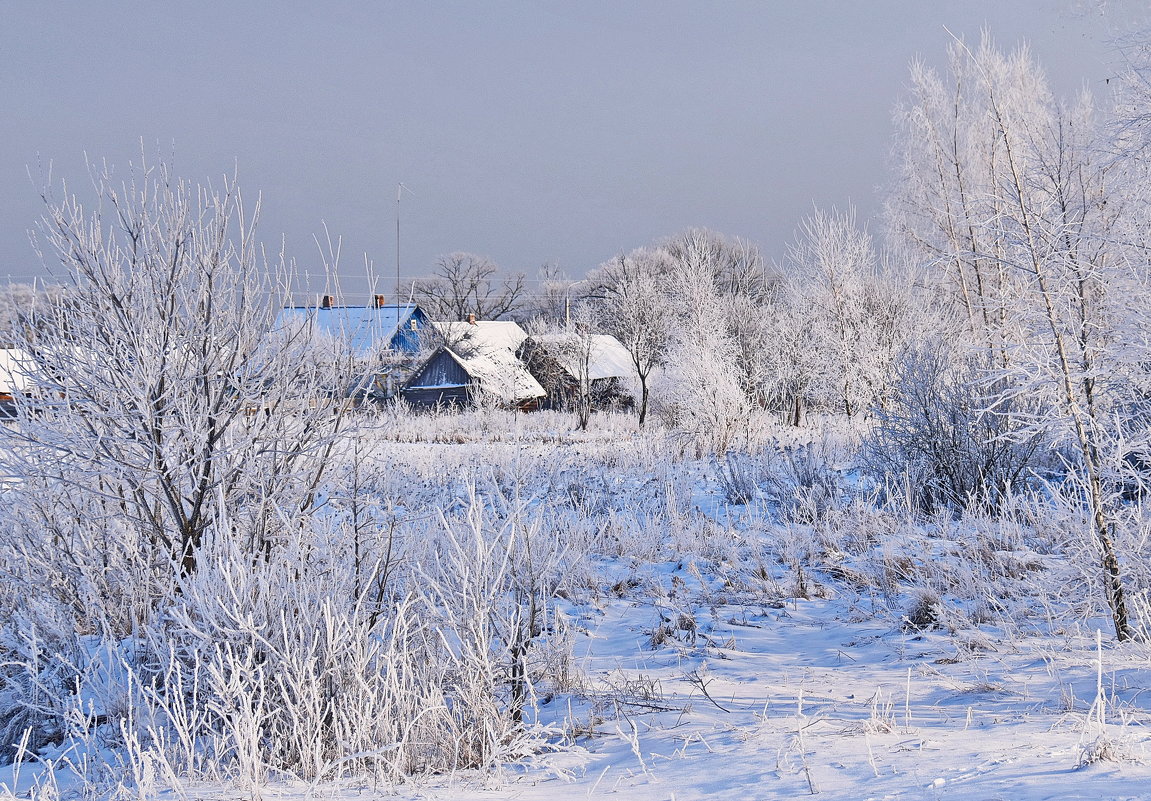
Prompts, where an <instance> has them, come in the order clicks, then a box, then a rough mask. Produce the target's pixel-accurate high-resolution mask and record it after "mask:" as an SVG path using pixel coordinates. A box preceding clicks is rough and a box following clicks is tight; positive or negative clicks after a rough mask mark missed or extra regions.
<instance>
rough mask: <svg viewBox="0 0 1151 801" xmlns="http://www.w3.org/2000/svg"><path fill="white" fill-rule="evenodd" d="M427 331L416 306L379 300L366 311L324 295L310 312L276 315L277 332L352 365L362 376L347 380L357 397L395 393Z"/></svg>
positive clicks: (295, 308) (293, 309)
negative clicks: (299, 337) (300, 336)
mask: <svg viewBox="0 0 1151 801" xmlns="http://www.w3.org/2000/svg"><path fill="white" fill-rule="evenodd" d="M430 325H431V323H430V322H429V321H428V317H427V315H426V314H424V311H423V309H421V308H420V307H419V306H417V305H415V304H414V303H406V304H389V303H385V302H384V296H383V295H376V296H375V297H374V298H373V300H372V303H370V304H368V305H366V306H355V305H342V304H337V303H336V299H335V298H334V297H332V296H331V295H324V296H323V297H322V298H321V299H320V302H319V304H317V305H314V306H292V307H288V308H285V309H281V310H280V313H279V315H278V317H277V320H276V327H277V328H278V329H280V330H283V331H299V332H303V333H304V335H306V336H307V337H308V338H309V339H310V340H311V341H312V342H314V343H315V344H316V347H317V348H318V349H321V350H324V351H327V352H331V353H339V354H343V355H345V356H350V357H351V358H352V359H353V360H354V361H355V362H357V363H358V364H359V367H360V368H361V369H362V371H363V374H362V375H361V376H354V377H352V378H353V381H352V384H353V386H352V389H351V390H349V391H350V393H351V394H354V395H356V396H360V397H389V396H391V395H392V394H393V392H394V391H395V390H396V389H398V387H399V383H401V382H400V381H399V376H400V375H401V374H404V375H406V370H405V368H406V367H407V366H408V363H410V361H411V358H412V357H413V356H415V355H416V354H417V353H419V350H420V345H421V341H422V340H421V337H422V336H423V335H424V332H425V329H428V328H429V327H430Z"/></svg>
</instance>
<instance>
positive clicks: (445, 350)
mask: <svg viewBox="0 0 1151 801" xmlns="http://www.w3.org/2000/svg"><path fill="white" fill-rule="evenodd" d="M432 328H433V329H434V330H435V332H436V334H437V335H438V336H439V338H440V340H441V342H442V343H443V344H442V345H441V346H440V347H439V348H437V349H436V350H435V352H434V353H432V354H431V356H430V357H429V358H428V359H427V361H425V362H424V364H423V366H421V367H420V368H418V369H417V370H416V371H415V372H414V373H413V374H412V376H411V378H409V379H408V381H407V383H406V384H405V385H404V387H403V390H402V393H401V394H402V397H403V398H404V399H405V400H407V401H409V402H411V403H412V404H414V405H416V406H423V407H433V406H457V407H461V406H468V405H470V404H472V403H475V402H477V401H478V400H481V399H484V398H489V399H492V400H494V401H495V402H496V403H499V404H501V405H504V406H513V407H518V408H521V409H528V408H535V407H536V406H537V405H538V404H539V402H540V401H541V400H542V399H543V398H544V397H546V395H547V393H546V392H545V391H544V388H543V387H542V386H540V383H539V382H538V381H537V380H536V379H535V378H534V377H533V376H532V374H531V373H530V372H529V371H528V369H527V367H526V366H525V365H524V363H523V362H522V361H520V359H519V357H517V356H516V351H517V350H518V349H519V347H520V346H521V345H522V344H523V343H524V340H525V339H527V334H526V333H525V332H524V330H523V329H522V328H520V326H519V325H518V324H517V323H514V322H510V321H503V320H500V321H488V320H485V321H477V320H476V319H475V317H474V315H472V316H470V317H469V319H468V320H467V321H464V322H435V323H432Z"/></svg>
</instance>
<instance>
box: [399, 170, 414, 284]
mask: <svg viewBox="0 0 1151 801" xmlns="http://www.w3.org/2000/svg"><path fill="white" fill-rule="evenodd" d="M404 192H407V193H408V194H409V195H412V196H415V193H414V192H412V190H410V189H408V188H407V187H406V186H404V184H403V182H402V181H401V182H400V183H398V184H396V295H395V297H396V301H395V302H396V305H397V306H398V305H399V304H400V198H401V197H403V194H404Z"/></svg>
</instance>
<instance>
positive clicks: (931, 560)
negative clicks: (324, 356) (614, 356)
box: [0, 423, 1151, 801]
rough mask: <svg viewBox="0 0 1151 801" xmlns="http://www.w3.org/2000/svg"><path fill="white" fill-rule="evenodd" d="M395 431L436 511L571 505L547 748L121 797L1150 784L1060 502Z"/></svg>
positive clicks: (882, 791) (1138, 718)
mask: <svg viewBox="0 0 1151 801" xmlns="http://www.w3.org/2000/svg"><path fill="white" fill-rule="evenodd" d="M416 425H422V424H420V423H417V424H416ZM396 439H397V440H405V439H406V441H400V442H396V441H391V442H385V443H383V444H379V445H377V446H376V450H375V458H378V459H379V460H381V463H383V464H386V465H387V466H388V470H389V475H392V476H393V477H394V480H396V481H398V482H400V483H401V484H402V486H403V488H404V492H405V497H406V499H407V504H408V509H407V511H408V513H410V514H412V515H415V514H417V513H418V512H421V510H423V511H422V513H423V514H425V516H426V513H427V510H428V509H429V508H430V505H431V504H432V503H433V501H435V502H437V503H438V504H440V506H439V508H450V506H451V505H450V504H449V503H447V500H450V498H449V496H451V494H452V493H457V494H458V493H460V492H462V491H463V488H465V487H467V486H474V483H473V482H474V481H475V480H476V479H477V477H482V476H483V475H486V476H487V481H488V485H489V486H490V487H493V488H495V487H505V488H506V487H507V486H509V485H514V486H515V487H519V488H520V489H521V490H523V491H524V492H525V494H528V495H531V497H530V498H529V501H530V503H532V504H533V505H534V506H535V507H536V508H540V509H547V510H549V512H551V513H555V515H556V516H555V517H552V518H548V519H549V520H553V521H562V520H564V519H566V518H565V515H569V516H570V519H571V520H572V521H573V522H572V524H571V526H572V527H571V528H570V529H569V530H568V531H567V534H563V533H562V532H561V533H560V534H559V535H558V536H559V537H560V538H563V537H567V536H570V537H572V538H575V539H578V538H579V537H582V538H583V539H582V540H581V542H580V544H578V545H572V548H573V549H574V550H575V551H578V553H569V554H568V555H567V556H566V557H565V558H566V559H567V562H566V563H565V564H566V567H565V570H567V573H566V575H565V576H564V577H563V581H562V582H561V583H560V585H559V587H560V589H559V591H558V593H557V598H556V600H555V607H554V615H553V617H552V621H553V622H552V624H551V626H550V629H549V632H548V636H547V637H545V638H543V639H542V640H541V643H540V644H539V645H538V646H537V647H538V648H539V649H541V650H543V649H547V653H546V654H543V653H541V654H540V655H539V656H538V657H537V660H538V661H539V662H541V663H542V662H545V661H549V660H550V662H549V664H548V665H547V667H546V669H540V670H539V671H538V673H539V677H538V680H537V684H536V686H535V694H536V719H535V720H534V721H533V722H534V723H537V724H539V725H541V726H543V727H546V729H547V730H548V731H549V732H550V734H549V735H548V736H547V737H546V742H547V746H546V747H543V748H540V749H539V751H538V753H534V754H530V755H527V756H525V758H524V759H522V760H520V761H518V762H511V763H505V764H503V765H501V766H499V767H497V768H496V769H494V770H488V771H483V772H479V771H463V772H459V773H455V774H452V775H441V776H435V775H433V776H422V777H418V778H413V779H412V780H410V781H409V782H406V783H404V784H401V785H399V786H380V785H376V784H373V783H365V782H363V781H360V780H356V779H344V780H341V781H332V780H330V779H326V780H323V781H320V782H317V783H312V784H307V783H301V782H298V781H292V780H290V779H284V778H276V777H272V778H271V780H270V781H269V782H268V783H267V784H266V785H264V786H262V787H260V788H257V789H254V790H253V789H252V788H245V787H243V786H241V785H236V784H220V783H211V784H207V783H197V782H186V783H179V784H172V783H165V782H163V781H160V780H156V779H155V777H152V779H150V780H149V781H150V782H151V783H148V782H145V783H144V784H140V783H138V782H136V783H135V789H134V790H132V792H136V793H138V795H139V796H141V797H152V796H158V797H168V798H179V799H185V798H188V799H191V798H212V799H215V798H219V799H225V798H227V799H231V798H250V797H262V798H265V799H272V798H282V799H341V801H342V799H349V800H350V799H372V798H381V799H382V798H398V799H413V801H414V799H445V800H446V799H491V800H492V801H496V800H497V799H498V800H500V801H503V800H505V799H506V800H507V801H511V800H512V799H520V800H522V801H545V800H547V801H551V800H552V799H588V798H601V797H615V798H623V799H640V800H643V801H646V800H647V799H651V800H652V801H655V800H656V799H660V800H661V801H664V800H668V799H675V800H676V801H688V800H689V799H708V798H723V799H728V798H730V799H742V798H749V799H753V798H754V799H766V798H794V797H803V796H807V795H812V794H817V795H819V796H820V797H822V798H828V799H852V800H853V801H854V800H855V799H930V800H931V801H934V800H935V799H1012V800H1015V799H1019V800H1022V801H1033V800H1038V799H1075V798H1083V799H1088V798H1090V799H1136V798H1151V745H1149V742H1151V692H1147V690H1148V689H1149V688H1151V647H1149V646H1148V645H1147V644H1146V642H1145V641H1137V642H1131V643H1124V644H1118V643H1116V642H1115V641H1114V638H1113V636H1111V635H1110V634H1109V621H1108V620H1107V619H1106V618H1105V617H1103V616H1101V615H1100V613H1099V608H1100V602H1099V599H1098V598H1096V597H1094V595H1093V593H1095V592H1097V588H1094V587H1092V585H1091V577H1092V576H1093V575H1094V573H1093V570H1094V568H1092V566H1091V565H1086V566H1085V565H1084V564H1082V561H1083V559H1084V556H1083V553H1082V550H1081V549H1078V548H1076V547H1074V546H1073V544H1071V543H1070V542H1069V541H1068V540H1067V539H1066V537H1065V536H1064V532H1062V531H1061V530H1060V526H1059V521H1058V520H1057V519H1054V518H1053V521H1054V522H1050V521H1049V525H1047V526H1046V527H1040V526H1036V525H1033V524H1030V523H1027V522H1026V521H1024V522H1022V523H1019V522H1011V521H1008V520H999V521H995V520H989V519H982V518H970V519H965V520H962V521H953V520H949V519H937V520H931V521H912V520H910V519H904V518H901V517H899V516H898V515H896V514H893V513H890V512H884V511H882V510H879V509H877V508H875V507H874V505H871V504H869V503H867V502H865V500H866V499H864V500H860V499H859V497H858V493H856V492H855V491H854V490H855V489H856V488H855V486H854V484H853V478H852V476H850V475H846V474H841V475H838V478H836V479H835V480H839V481H840V482H841V486H842V487H843V488H844V495H843V497H842V498H838V499H833V500H830V501H828V500H826V499H825V500H824V501H821V502H819V503H815V502H814V501H812V500H811V496H810V495H809V496H808V499H807V501H806V502H805V503H800V504H798V505H795V506H791V507H789V506H787V505H786V503H781V501H780V498H779V497H778V494H779V493H778V492H777V490H778V489H779V488H780V487H781V486H784V485H787V481H786V480H785V476H783V474H785V473H788V470H787V469H784V468H785V467H786V465H784V464H783V462H784V461H786V460H785V459H784V457H782V456H780V453H783V451H782V450H781V451H780V452H779V453H777V454H776V455H775V456H771V455H770V454H767V453H762V454H760V456H758V457H757V458H756V460H755V465H758V466H757V467H755V469H754V470H752V471H751V472H752V474H753V477H754V478H755V480H756V486H757V497H756V498H755V499H754V501H753V503H751V504H748V505H740V506H735V505H729V504H728V503H726V502H725V499H724V482H723V481H722V480H721V479H720V478H719V476H720V472H721V470H722V467H721V465H720V464H719V463H718V462H716V461H715V460H709V459H707V458H703V459H698V458H692V457H691V456H689V455H683V454H680V455H672V454H671V451H670V450H669V448H670V444H669V443H668V442H661V441H659V440H658V439H655V438H644V437H635V436H632V435H630V434H624V433H623V432H622V431H621V430H619V429H617V428H613V427H611V425H609V426H608V427H607V428H605V429H602V430H601V431H600V432H599V433H598V434H596V433H594V432H593V433H592V434H589V435H575V434H572V433H570V432H556V433H554V435H550V434H548V432H546V431H534V430H533V431H523V432H518V433H516V434H515V435H514V436H512V435H509V434H507V433H506V432H505V433H504V434H502V435H500V436H493V437H488V436H487V435H486V434H485V433H484V432H483V431H482V430H480V427H478V426H473V427H471V428H468V427H467V426H466V425H465V426H462V427H461V428H460V429H459V431H457V432H456V433H453V434H450V435H443V432H442V431H439V432H437V433H436V435H435V436H430V435H429V436H427V437H422V436H414V435H413V436H406V437H405V436H397V437H396ZM412 440H415V441H412ZM812 447H814V446H812ZM660 454H665V456H663V458H661V457H660ZM769 463H770V465H774V467H772V468H771V470H769V469H767V468H766V467H764V465H767V464H769ZM772 470H774V471H775V473H774V474H773V473H772ZM830 472H831V473H833V474H834V473H836V472H837V471H834V470H832V471H830ZM796 473H797V470H796V469H795V467H794V465H793V467H792V468H791V472H790V476H791V478H790V480H791V481H792V483H794V481H795V479H796ZM773 488H774V489H773ZM789 488H790V490H791V491H793V492H794V490H795V489H797V487H795V486H790V487H789ZM481 489H482V487H481ZM529 489H530V493H529V492H528V490H529ZM808 489H810V488H808ZM773 493H774V494H773ZM852 498H854V500H853V499H852ZM565 510H569V511H565ZM575 521H583V523H584V524H587V523H588V521H591V524H590V528H589V527H587V526H585V528H584V529H579V527H578V526H577V523H576V522H575ZM580 531H582V532H583V533H582V534H581V533H580ZM572 532H575V533H572ZM573 541H574V539H573ZM581 549H582V550H581ZM1097 631H1101V632H1102V634H1101V636H1100V635H1098V634H1097ZM66 748H67V746H61V748H60V749H59V750H57V751H53V752H46V753H45V754H44V756H45V757H47V758H52V757H57V758H59V757H60V756H62V755H63V754H64V753H65V751H66ZM78 754H79V752H78V751H73V752H72V754H71V756H72V758H73V760H74V761H75V760H76V759H77V757H78ZM58 764H61V765H63V764H64V761H63V760H61V761H60V762H59V763H58ZM131 768H132V765H129V764H125V771H126V772H127V771H129V770H130V769H131ZM136 769H142V768H141V767H140V766H139V765H137V766H136ZM22 770H23V774H22V776H21V777H20V780H19V782H16V781H15V777H14V775H13V771H14V769H13V768H5V769H4V770H3V772H0V782H3V783H5V784H6V785H8V786H13V785H18V786H17V787H16V789H17V791H18V793H19V794H26V793H28V792H29V790H30V788H31V787H32V786H33V785H34V784H36V783H39V786H40V787H41V788H44V787H47V788H49V789H50V790H51V789H52V787H53V785H54V784H55V786H56V787H58V788H59V789H60V790H61V791H62V792H63V793H64V794H68V792H69V791H70V790H71V791H77V792H78V791H79V790H80V789H81V788H80V787H79V785H78V783H77V781H76V780H75V778H74V777H71V776H70V775H69V772H68V771H67V770H66V769H62V770H59V771H58V772H57V773H58V775H57V777H56V778H55V779H54V780H53V779H50V778H48V777H47V776H45V775H44V774H43V772H42V770H37V768H36V766H35V765H25V766H23V768H22ZM145 772H146V771H145ZM146 778H147V777H146ZM125 787H126V788H133V781H127V782H125ZM123 791H124V792H128V791H129V790H123ZM49 794H51V793H49ZM0 797H4V796H3V793H2V792H0Z"/></svg>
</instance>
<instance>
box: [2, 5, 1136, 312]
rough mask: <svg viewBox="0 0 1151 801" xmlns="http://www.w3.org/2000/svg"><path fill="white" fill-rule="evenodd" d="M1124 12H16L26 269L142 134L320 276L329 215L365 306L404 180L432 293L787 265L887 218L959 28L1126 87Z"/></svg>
mask: <svg viewBox="0 0 1151 801" xmlns="http://www.w3.org/2000/svg"><path fill="white" fill-rule="evenodd" d="M1137 5H1138V4H1132V7H1135V6H1137ZM1100 6H1102V8H1103V9H1104V11H1103V12H1101V11H1100ZM1125 14H1127V15H1128V16H1129V15H1130V14H1129V11H1128V9H1127V8H1126V7H1124V6H1123V5H1122V4H1119V3H1114V2H1112V3H1107V4H1101V3H1099V2H1096V3H1091V2H1085V0H1028V1H1026V2H1024V1H1022V0H1019V1H1016V0H1012V2H1004V0H998V2H996V1H994V0H988V1H987V2H981V1H972V2H947V3H945V2H927V0H918V1H915V0H901V1H897V0H867V2H846V1H844V2H830V1H829V0H802V2H800V1H799V0H796V2H767V1H766V0H765V1H763V2H735V1H734V0H731V1H728V2H695V3H688V2H667V0H652V1H651V2H619V0H604V1H602V2H600V1H595V0H593V1H591V2H589V1H588V0H579V2H574V1H573V2H568V3H559V2H554V3H549V2H539V1H535V2H528V1H527V0H525V1H523V2H485V3H480V2H466V1H465V0H458V2H446V1H443V0H412V2H403V3H401V2H366V1H365V2H358V3H355V2H326V3H316V2H312V3H305V2H298V1H296V0H277V1H276V2H270V1H269V2H242V1H241V0H234V2H215V1H214V0H200V1H199V2H194V3H191V2H166V1H165V0H150V1H149V2H120V1H118V0H100V1H99V2H90V1H89V0H85V1H83V2H81V1H77V2H58V3H52V2H47V0H0V275H2V274H4V273H7V274H8V275H10V276H12V278H13V280H27V278H28V276H31V275H36V274H41V273H42V268H41V267H40V265H39V263H38V262H37V260H36V257H35V256H34V254H33V253H32V250H31V248H30V246H29V244H28V236H27V231H28V229H29V228H30V227H31V226H32V225H33V224H34V223H35V221H36V219H37V218H38V217H39V215H40V201H39V198H38V183H39V179H38V178H37V177H36V174H37V163H38V161H40V160H42V161H45V162H46V161H49V160H50V161H52V162H53V164H54V170H55V175H56V176H57V177H62V178H67V179H69V181H70V182H71V183H72V184H74V185H84V181H85V179H86V171H85V166H84V153H85V152H87V154H88V157H89V158H92V159H98V158H99V159H102V158H106V159H108V160H109V161H111V162H112V163H114V164H116V165H126V163H127V161H128V160H129V159H131V158H133V157H135V156H136V155H137V154H138V152H139V144H138V143H139V141H140V140H141V139H143V140H144V142H145V146H146V149H147V150H148V151H150V152H151V153H154V152H156V148H157V146H158V147H159V148H160V149H161V150H162V151H164V152H174V164H175V169H176V172H177V173H179V174H180V175H182V176H184V177H188V178H193V179H196V180H202V179H206V178H212V177H217V176H219V175H221V174H223V173H224V172H227V171H229V170H230V169H231V167H232V165H233V164H234V163H235V164H238V166H239V172H240V178H241V184H242V186H243V188H244V190H245V194H247V195H254V193H255V192H257V191H260V192H262V193H263V198H264V215H263V219H262V223H261V233H262V237H263V238H264V239H265V240H266V241H269V242H271V243H273V244H275V243H278V241H279V238H280V236H281V235H283V236H284V237H285V239H286V244H287V250H288V253H289V255H292V256H295V257H296V259H297V260H298V262H299V263H300V264H301V265H303V266H305V267H309V268H311V269H313V270H314V269H315V268H316V265H317V264H318V262H319V259H318V256H317V249H316V246H315V244H314V243H313V241H312V237H313V235H315V234H317V233H320V232H321V230H322V222H326V223H327V224H328V228H329V230H330V231H331V232H332V234H333V235H340V236H342V238H343V258H342V263H341V275H342V276H344V278H343V282H344V284H345V288H347V289H349V290H359V289H361V288H364V282H363V278H362V277H363V275H364V268H363V263H364V254H365V253H366V254H367V256H368V258H369V259H371V260H372V262H373V263H374V265H375V270H376V272H377V273H379V274H380V275H381V276H382V281H381V284H382V286H383V287H385V289H386V290H387V291H389V293H390V290H391V287H392V283H393V281H394V274H395V213H396V202H395V194H396V184H397V182H399V181H403V182H404V183H405V184H406V185H407V186H408V187H410V188H411V190H412V192H413V194H412V195H405V197H404V200H403V203H402V234H401V235H402V242H401V246H402V251H401V264H402V268H403V273H404V275H405V276H414V275H423V274H427V273H428V272H429V271H430V270H431V267H432V265H433V262H434V259H435V257H436V256H437V255H438V254H441V253H447V252H450V251H454V250H466V251H473V252H476V253H480V254H483V255H487V256H490V257H491V258H493V259H494V260H495V261H496V262H497V263H499V264H500V265H501V266H502V267H503V268H504V269H506V270H523V271H525V272H527V273H528V274H529V276H534V274H535V270H536V269H537V268H538V267H539V265H541V264H542V263H544V262H555V263H556V264H557V265H558V266H559V267H560V268H561V269H562V270H564V271H565V272H567V273H568V274H569V275H572V276H577V277H578V276H580V275H582V274H583V273H584V272H586V270H587V269H588V268H590V267H594V266H595V265H597V264H599V263H600V262H601V261H603V260H605V259H607V258H610V257H611V256H612V255H613V254H615V253H617V252H619V251H621V250H626V249H630V248H632V247H637V246H640V245H643V244H647V243H649V242H651V241H653V240H656V239H659V238H662V237H665V236H668V235H671V234H674V233H676V232H678V231H681V230H683V229H685V228H688V227H690V226H706V227H708V228H712V229H714V230H717V231H722V232H724V233H726V234H730V235H738V236H743V237H746V238H748V239H750V240H752V241H754V242H756V243H758V244H760V246H761V247H762V248H763V250H764V252H765V253H766V254H767V255H768V256H769V258H776V257H778V256H780V255H781V254H782V253H783V251H784V246H785V244H786V242H788V241H789V240H790V239H791V238H792V236H793V231H794V229H795V226H796V223H797V222H798V221H799V219H800V218H801V217H803V216H804V215H805V214H807V213H809V212H810V211H811V209H812V204H813V203H815V204H818V205H820V206H832V205H837V206H839V207H843V206H844V205H846V204H848V203H854V204H855V205H856V207H857V208H858V210H859V213H860V216H861V217H862V218H864V219H866V218H868V217H870V216H871V215H873V214H874V213H875V212H876V210H877V208H878V202H877V199H876V187H877V186H878V185H880V184H881V183H882V182H883V181H884V180H885V177H886V167H887V154H888V151H889V147H890V139H891V111H892V108H893V106H894V104H895V103H896V101H897V100H898V99H899V97H900V95H901V93H902V91H903V87H904V85H905V83H906V75H907V64H908V63H909V62H910V61H911V60H912V59H914V58H916V57H917V56H919V57H923V58H924V59H926V60H927V61H929V62H932V63H937V64H938V63H941V62H942V60H943V57H944V51H945V48H946V46H947V43H948V41H949V35H948V33H947V30H945V28H946V29H949V30H951V31H952V32H954V33H955V34H957V35H961V36H965V37H967V38H968V39H969V40H976V39H978V36H979V32H980V29H981V28H982V27H984V26H986V27H988V28H989V29H990V30H991V31H992V33H993V34H994V36H995V38H996V40H997V41H998V42H999V43H1000V44H1001V45H1003V46H1008V45H1010V46H1014V45H1015V44H1016V43H1018V42H1020V41H1022V40H1026V41H1028V42H1029V43H1030V44H1031V46H1032V49H1033V51H1034V53H1035V54H1036V56H1037V58H1038V59H1039V61H1040V62H1041V63H1042V64H1043V65H1044V66H1045V67H1046V68H1047V71H1048V74H1049V76H1050V78H1051V79H1052V82H1053V83H1054V85H1055V87H1056V89H1057V91H1059V92H1061V93H1070V92H1074V91H1076V90H1077V89H1078V88H1080V87H1081V86H1083V85H1087V86H1088V87H1089V88H1091V89H1092V90H1094V91H1095V92H1096V93H1097V94H1100V95H1102V94H1103V93H1104V92H1105V91H1106V88H1105V86H1104V81H1105V79H1106V78H1107V77H1108V76H1110V75H1112V74H1114V71H1115V63H1116V60H1117V58H1116V53H1115V52H1114V50H1113V49H1112V47H1111V46H1110V45H1109V43H1108V34H1109V31H1110V30H1113V29H1114V28H1115V27H1116V26H1121V25H1123V24H1125V23H1126V20H1125V19H1124V18H1123V17H1124V15H1125ZM29 168H31V170H32V173H33V179H32V180H31V181H30V180H29V178H28V176H27V171H28V169H29ZM314 288H320V287H319V286H318V285H316V286H315V287H314ZM364 291H366V288H364Z"/></svg>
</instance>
